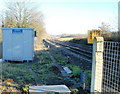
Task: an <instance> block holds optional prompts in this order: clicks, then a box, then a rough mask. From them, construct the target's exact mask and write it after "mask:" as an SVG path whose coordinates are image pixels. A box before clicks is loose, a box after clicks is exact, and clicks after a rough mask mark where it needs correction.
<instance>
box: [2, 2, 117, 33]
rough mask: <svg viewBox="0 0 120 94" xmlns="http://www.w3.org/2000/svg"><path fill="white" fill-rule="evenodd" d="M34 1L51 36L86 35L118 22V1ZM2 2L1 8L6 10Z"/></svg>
mask: <svg viewBox="0 0 120 94" xmlns="http://www.w3.org/2000/svg"><path fill="white" fill-rule="evenodd" d="M33 1H34V2H36V3H37V5H39V7H40V10H41V11H42V12H43V14H44V18H45V19H44V21H45V27H46V31H47V32H48V33H49V34H63V33H65V34H86V33H87V31H88V30H90V29H97V28H98V26H100V25H101V23H102V22H106V23H109V24H111V25H112V23H114V22H115V20H116V22H117V15H118V14H117V11H118V9H117V6H118V0H33ZM2 2H3V3H4V1H2ZM2 2H1V4H0V7H1V9H2V8H3V9H4V6H2V5H3V3H2ZM113 20H114V21H113ZM113 27H114V26H113Z"/></svg>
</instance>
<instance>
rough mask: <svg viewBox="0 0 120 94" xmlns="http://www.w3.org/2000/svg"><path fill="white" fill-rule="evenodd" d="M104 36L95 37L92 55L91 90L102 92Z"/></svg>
mask: <svg viewBox="0 0 120 94" xmlns="http://www.w3.org/2000/svg"><path fill="white" fill-rule="evenodd" d="M103 47H104V39H103V37H95V38H94V44H93V57H92V77H91V92H102V70H103Z"/></svg>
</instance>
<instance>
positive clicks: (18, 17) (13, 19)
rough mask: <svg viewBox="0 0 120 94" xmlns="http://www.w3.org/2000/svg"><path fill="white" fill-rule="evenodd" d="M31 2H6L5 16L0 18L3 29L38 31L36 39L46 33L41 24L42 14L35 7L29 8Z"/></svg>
mask: <svg viewBox="0 0 120 94" xmlns="http://www.w3.org/2000/svg"><path fill="white" fill-rule="evenodd" d="M31 6H32V4H31V2H28V1H24V2H17V1H14V2H8V3H7V6H6V8H7V9H6V11H5V13H4V14H5V15H4V16H2V27H3V28H34V29H35V30H36V31H38V37H39V38H40V37H41V36H40V35H41V34H43V33H46V32H45V28H44V22H43V14H42V12H41V11H39V10H38V8H37V7H31Z"/></svg>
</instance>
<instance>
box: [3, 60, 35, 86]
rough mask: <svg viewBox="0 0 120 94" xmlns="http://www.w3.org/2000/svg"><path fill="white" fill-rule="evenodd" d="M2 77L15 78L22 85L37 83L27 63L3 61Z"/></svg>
mask: <svg viewBox="0 0 120 94" xmlns="http://www.w3.org/2000/svg"><path fill="white" fill-rule="evenodd" d="M2 78H3V79H8V78H10V79H13V80H14V81H15V82H17V83H18V84H20V85H23V84H29V83H30V84H35V82H34V77H33V76H32V75H31V74H30V72H29V70H28V68H26V66H25V64H24V63H23V64H14V63H6V62H5V63H3V64H2Z"/></svg>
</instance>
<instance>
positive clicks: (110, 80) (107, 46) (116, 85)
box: [102, 41, 120, 92]
mask: <svg viewBox="0 0 120 94" xmlns="http://www.w3.org/2000/svg"><path fill="white" fill-rule="evenodd" d="M102 91H103V92H120V42H108V41H105V42H104V52H103V79H102Z"/></svg>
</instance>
